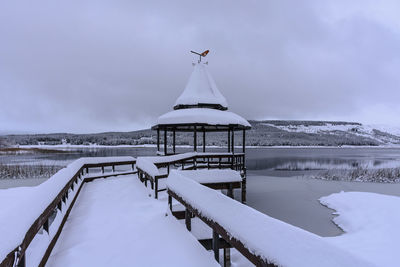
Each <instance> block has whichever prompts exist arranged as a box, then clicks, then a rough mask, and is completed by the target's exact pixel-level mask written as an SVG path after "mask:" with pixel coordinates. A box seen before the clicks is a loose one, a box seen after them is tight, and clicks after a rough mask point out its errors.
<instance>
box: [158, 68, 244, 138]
mask: <svg viewBox="0 0 400 267" xmlns="http://www.w3.org/2000/svg"><path fill="white" fill-rule="evenodd" d="M227 109H228V104H227V102H226V99H225V97H224V96H223V95H222V94H221V92H220V91H219V90H218V88H217V86H216V85H215V82H214V80H213V78H212V77H211V75H210V73H209V72H208V70H207V64H204V63H202V62H198V63H196V64H194V70H193V73H192V75H191V76H190V78H189V82H188V83H187V85H186V88H185V90H184V91H183V93H182V94H181V95H180V96H179V97H178V99H177V100H176V102H175V106H174V110H173V111H170V112H167V113H165V114H164V115H161V116H160V117H159V118H158V120H157V124H156V125H154V126H153V127H152V129H153V130H157V129H162V130H167V131H170V130H177V131H193V130H194V129H199V130H201V131H227V130H232V131H236V130H246V129H250V128H251V125H250V123H249V122H248V121H247V120H245V119H244V118H242V117H241V116H239V115H237V114H235V113H233V112H230V111H227Z"/></svg>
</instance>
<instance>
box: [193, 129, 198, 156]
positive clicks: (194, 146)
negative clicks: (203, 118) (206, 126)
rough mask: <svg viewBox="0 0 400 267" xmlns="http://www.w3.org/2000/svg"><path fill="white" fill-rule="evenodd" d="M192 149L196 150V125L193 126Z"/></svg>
mask: <svg viewBox="0 0 400 267" xmlns="http://www.w3.org/2000/svg"><path fill="white" fill-rule="evenodd" d="M193 150H194V151H195V152H197V129H196V126H194V131H193Z"/></svg>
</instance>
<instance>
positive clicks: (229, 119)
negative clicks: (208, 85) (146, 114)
mask: <svg viewBox="0 0 400 267" xmlns="http://www.w3.org/2000/svg"><path fill="white" fill-rule="evenodd" d="M193 123H199V124H208V125H230V124H233V125H242V126H245V127H251V125H250V123H249V122H248V121H247V120H245V119H244V118H242V117H241V116H239V115H237V114H236V113H233V112H230V111H221V110H217V109H209V108H188V109H178V110H173V111H170V112H167V113H165V114H163V115H161V116H160V117H159V118H158V121H157V124H158V125H163V124H193Z"/></svg>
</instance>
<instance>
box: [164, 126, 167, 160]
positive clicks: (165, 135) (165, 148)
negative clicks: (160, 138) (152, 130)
mask: <svg viewBox="0 0 400 267" xmlns="http://www.w3.org/2000/svg"><path fill="white" fill-rule="evenodd" d="M164 155H165V156H166V155H167V129H165V130H164Z"/></svg>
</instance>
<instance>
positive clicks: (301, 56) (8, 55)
mask: <svg viewBox="0 0 400 267" xmlns="http://www.w3.org/2000/svg"><path fill="white" fill-rule="evenodd" d="M189 2H191V3H189ZM399 14H400V2H399V1H396V0H394V1H368V0H359V1H357V0H354V1H345V0H343V1H341V0H336V1H320V0H315V1H306V0H302V1H295V0H293V1H282V0H279V1H277V0H274V1H273V0H264V1H249V0H243V1H215V0H214V1H170V0H169V1H133V0H126V1H119V0H118V1H117V0H113V1H101V0H94V1H86V0H68V1H66V0H65V1H64V0H63V1H60V0H59V1H56V0H49V1H42V0H38V1H30V0H29V1H18V0H3V1H0V99H1V103H0V133H4V132H36V133H42V132H75V133H81V132H101V131H130V130H136V129H141V128H146V127H149V126H151V125H152V124H153V123H154V122H155V120H156V118H157V117H158V116H159V115H161V114H163V113H165V112H167V111H169V110H171V109H172V106H173V104H174V102H175V100H176V98H177V97H178V96H179V94H180V93H181V92H182V90H183V89H184V87H185V84H186V82H187V80H188V78H189V75H190V73H191V71H192V62H194V61H195V60H196V58H195V57H194V56H193V55H191V54H190V53H189V51H190V50H197V51H203V50H206V49H209V50H210V53H209V55H208V56H207V61H209V69H210V71H211V74H212V75H213V77H214V79H215V81H216V83H217V85H218V87H219V89H220V91H221V92H222V94H224V96H225V97H226V99H227V101H228V104H229V109H230V110H231V111H234V112H237V113H238V114H240V115H242V116H243V117H245V118H247V119H301V120H348V121H359V122H363V123H368V124H393V125H400V73H399V70H400V16H399Z"/></svg>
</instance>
